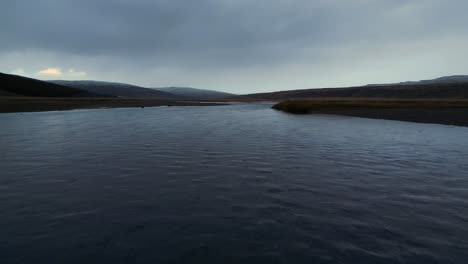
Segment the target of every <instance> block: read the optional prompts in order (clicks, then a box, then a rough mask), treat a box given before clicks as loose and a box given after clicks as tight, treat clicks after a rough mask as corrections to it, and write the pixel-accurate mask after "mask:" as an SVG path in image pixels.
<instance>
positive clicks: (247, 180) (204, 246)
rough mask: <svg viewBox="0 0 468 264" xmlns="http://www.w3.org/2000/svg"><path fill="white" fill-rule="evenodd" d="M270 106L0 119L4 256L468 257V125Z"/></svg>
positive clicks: (78, 259) (209, 259)
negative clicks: (307, 113)
mask: <svg viewBox="0 0 468 264" xmlns="http://www.w3.org/2000/svg"><path fill="white" fill-rule="evenodd" d="M269 107H270V105H268V104H251V105H230V106H217V107H160V108H145V109H105V110H77V111H65V112H44V113H24V114H1V115H0V148H1V151H0V169H1V170H0V262H1V263H424V264H428V263H467V261H468V129H467V128H462V127H454V126H443V125H431V124H416V123H407V122H398V121H385V120H371V119H361V118H352V117H339V116H325V115H323V116H320V115H317V116H294V115H289V114H284V113H281V112H276V111H274V110H271V109H269Z"/></svg>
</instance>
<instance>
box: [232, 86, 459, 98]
mask: <svg viewBox="0 0 468 264" xmlns="http://www.w3.org/2000/svg"><path fill="white" fill-rule="evenodd" d="M333 97H336V98H338V97H341V98H394V99H417V98H434V99H443V98H446V99H457V98H460V99H461V98H468V83H432V84H415V85H385V86H359V87H349V88H322V89H304V90H291V91H280V92H273V93H258V94H248V95H242V96H239V97H237V98H239V99H253V100H256V99H258V100H260V99H266V100H284V99H294V98H333Z"/></svg>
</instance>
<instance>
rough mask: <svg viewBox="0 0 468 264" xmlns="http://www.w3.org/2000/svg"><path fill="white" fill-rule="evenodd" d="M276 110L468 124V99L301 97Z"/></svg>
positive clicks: (293, 112) (279, 105)
mask: <svg viewBox="0 0 468 264" xmlns="http://www.w3.org/2000/svg"><path fill="white" fill-rule="evenodd" d="M272 108H273V109H276V110H280V111H284V112H288V113H292V114H332V115H344V116H354V117H364V118H373V119H387V120H399V121H409V122H417V123H433V124H444V125H456V126H465V127H468V100H435V99H434V100H426V99H424V100H403V99H402V100H393V99H392V100H387V99H349V98H343V99H341V98H336V99H298V100H286V101H282V102H280V103H278V104H276V105H274V106H273V107H272Z"/></svg>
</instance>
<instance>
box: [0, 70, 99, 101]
mask: <svg viewBox="0 0 468 264" xmlns="http://www.w3.org/2000/svg"><path fill="white" fill-rule="evenodd" d="M0 94H1V95H3V96H29V97H102V96H103V95H102V94H97V93H90V92H87V91H83V90H80V89H76V88H71V87H66V86H63V85H58V84H53V83H49V82H44V81H40V80H36V79H31V78H26V77H22V76H18V75H11V74H4V73H0Z"/></svg>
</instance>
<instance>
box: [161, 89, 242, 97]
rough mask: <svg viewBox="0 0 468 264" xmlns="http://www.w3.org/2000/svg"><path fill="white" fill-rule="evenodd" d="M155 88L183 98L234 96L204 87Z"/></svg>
mask: <svg viewBox="0 0 468 264" xmlns="http://www.w3.org/2000/svg"><path fill="white" fill-rule="evenodd" d="M154 89H155V90H158V91H162V92H167V93H171V94H175V95H178V96H182V97H185V98H191V99H216V98H224V97H231V96H236V95H234V94H231V93H224V92H218V91H213V90H206V89H196V88H189V87H167V88H154Z"/></svg>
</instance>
